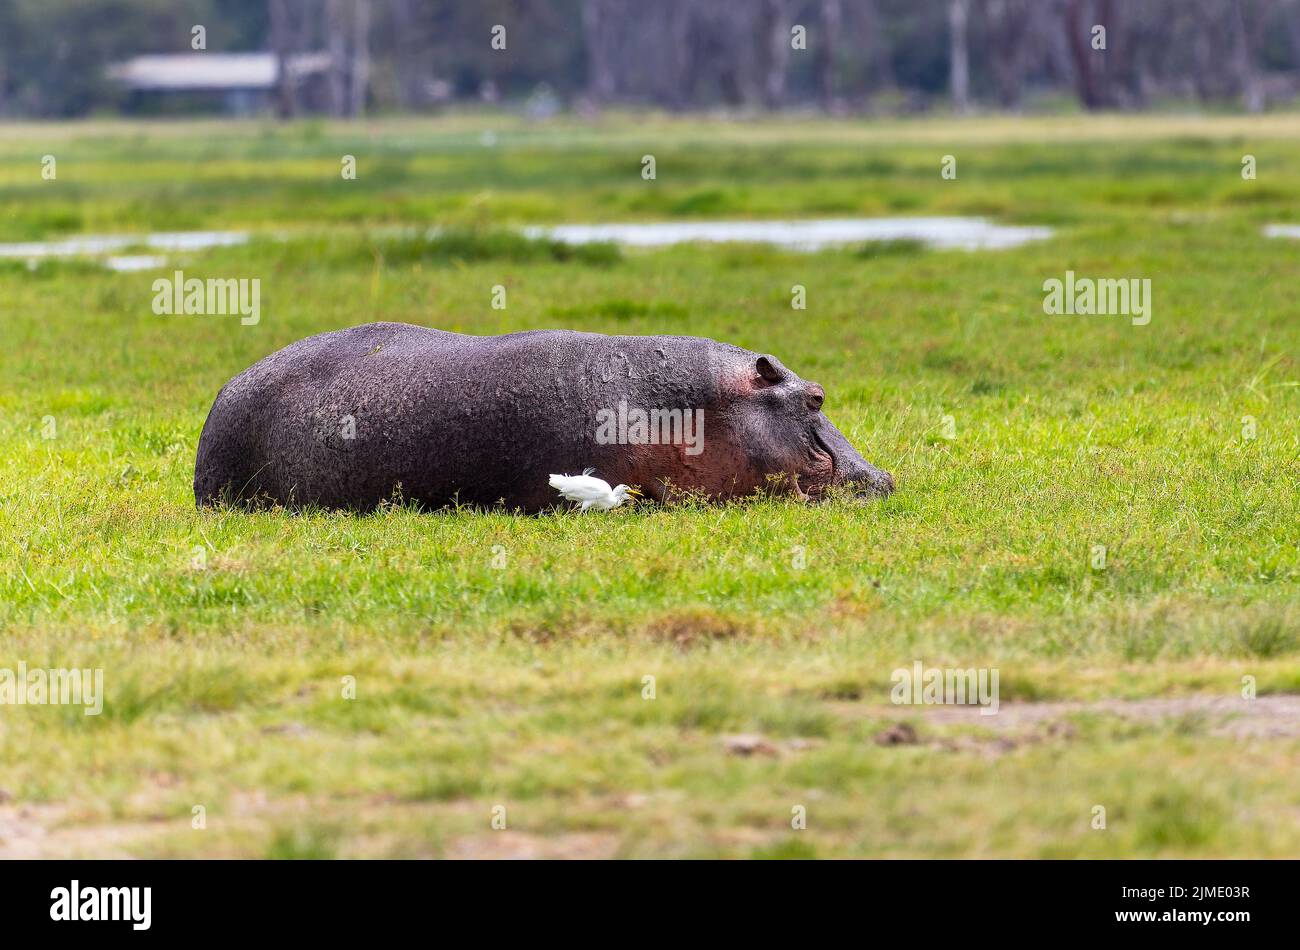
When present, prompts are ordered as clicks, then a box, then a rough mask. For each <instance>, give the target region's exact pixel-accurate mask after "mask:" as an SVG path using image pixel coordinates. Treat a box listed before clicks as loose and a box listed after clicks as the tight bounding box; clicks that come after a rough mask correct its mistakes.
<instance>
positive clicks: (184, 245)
mask: <svg viewBox="0 0 1300 950" xmlns="http://www.w3.org/2000/svg"><path fill="white" fill-rule="evenodd" d="M247 241H248V232H246V231H156V232H154V233H153V234H86V235H79V236H77V237H69V238H61V239H60V240H57V241H27V242H23V243H18V244H0V258H6V257H7V258H17V259H18V260H25V261H27V262H28V263H29V264H33V265H34V264H35V263H36V262H37V261H40V260H43V259H45V258H50V257H94V258H103V263H104V265H105V266H106V267H108V268H109V269H110V270H119V271H132V270H148V269H150V268H154V267H162V266H163V265H164V264H166V263H167V259H166V258H165V257H162V256H160V255H153V254H150V255H146V254H126V255H117V254H115V253H114V252H116V251H122V250H125V249H126V248H128V247H147V248H149V249H150V250H154V251H202V250H206V249H207V248H210V247H231V246H233V245H236V244H244V243H247Z"/></svg>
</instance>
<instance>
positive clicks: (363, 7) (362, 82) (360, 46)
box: [348, 0, 370, 116]
mask: <svg viewBox="0 0 1300 950" xmlns="http://www.w3.org/2000/svg"><path fill="white" fill-rule="evenodd" d="M352 3H353V7H352V90H351V96H350V99H351V108H350V109H349V110H348V111H349V112H350V113H351V114H352V115H353V116H361V115H364V114H365V111H366V93H367V92H369V91H370V0H352Z"/></svg>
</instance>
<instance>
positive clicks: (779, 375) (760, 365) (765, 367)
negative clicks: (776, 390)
mask: <svg viewBox="0 0 1300 950" xmlns="http://www.w3.org/2000/svg"><path fill="white" fill-rule="evenodd" d="M754 369H755V370H757V371H758V375H759V377H760V378H761V379H763V380H764V381H766V382H769V383H771V384H772V385H776V384H777V383H780V382H783V381H784V380H785V373H783V372H782V371H781V367H780V364H778V363H777V362H776V361H775V360H773V359H772V358H771V357H769V356H760V357H759V358H758V359H757V360H755V361H754Z"/></svg>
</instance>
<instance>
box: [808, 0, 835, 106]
mask: <svg viewBox="0 0 1300 950" xmlns="http://www.w3.org/2000/svg"><path fill="white" fill-rule="evenodd" d="M820 14H821V16H820V19H821V34H820V35H819V36H817V37H816V38H815V39H814V40H813V41H812V42H813V49H814V51H815V54H816V62H817V88H818V90H819V92H820V94H821V103H822V109H823V110H825V111H826V112H834V111H835V110H836V102H835V40H836V38H837V37H838V36H839V32H840V0H821V5H820Z"/></svg>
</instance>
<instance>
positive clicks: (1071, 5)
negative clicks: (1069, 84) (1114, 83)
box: [1065, 0, 1104, 110]
mask: <svg viewBox="0 0 1300 950" xmlns="http://www.w3.org/2000/svg"><path fill="white" fill-rule="evenodd" d="M1083 6H1084V5H1083V0H1068V2H1067V3H1066V5H1065V35H1066V38H1067V39H1068V40H1069V43H1070V56H1071V58H1072V59H1073V60H1074V85H1075V89H1076V90H1077V91H1078V94H1079V101H1080V102H1082V103H1083V105H1084V108H1086V109H1089V110H1093V109H1100V108H1101V107H1102V106H1103V105H1104V99H1103V96H1102V93H1101V81H1100V77H1099V76H1098V74H1097V69H1096V66H1095V64H1094V63H1093V49H1092V27H1093V25H1094V24H1091V23H1084V22H1081V21H1080V19H1079V14H1080V13H1081V12H1082V11H1083Z"/></svg>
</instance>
